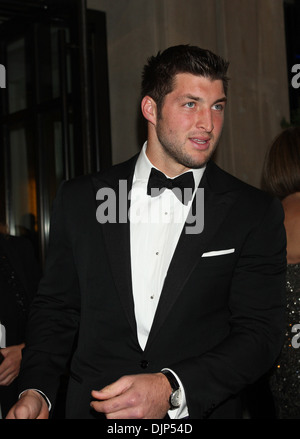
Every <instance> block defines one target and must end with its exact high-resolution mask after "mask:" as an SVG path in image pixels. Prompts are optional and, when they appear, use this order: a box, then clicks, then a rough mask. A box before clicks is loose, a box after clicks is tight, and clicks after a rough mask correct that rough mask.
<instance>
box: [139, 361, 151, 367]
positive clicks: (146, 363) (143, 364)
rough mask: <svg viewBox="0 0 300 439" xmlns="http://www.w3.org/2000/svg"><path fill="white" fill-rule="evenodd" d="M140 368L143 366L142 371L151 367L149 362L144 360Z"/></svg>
mask: <svg viewBox="0 0 300 439" xmlns="http://www.w3.org/2000/svg"><path fill="white" fill-rule="evenodd" d="M140 366H141V368H142V369H147V367H148V366H149V361H147V360H142V361H141V362H140Z"/></svg>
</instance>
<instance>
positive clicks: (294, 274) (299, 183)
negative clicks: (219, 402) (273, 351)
mask: <svg viewBox="0 0 300 439" xmlns="http://www.w3.org/2000/svg"><path fill="white" fill-rule="evenodd" d="M263 188H264V189H265V190H266V191H267V192H269V193H271V194H272V195H275V196H276V197H278V198H279V199H280V200H281V202H282V206H283V209H284V213H285V221H284V224H285V228H286V234H287V275H286V296H287V297H286V299H287V306H286V317H287V320H286V336H285V343H284V345H283V349H282V352H281V355H280V357H279V358H278V361H277V363H276V365H275V370H274V372H273V373H272V375H271V379H270V388H271V391H272V394H273V398H274V403H275V408H276V413H277V417H278V418H280V419H300V368H299V360H300V352H299V349H298V348H299V342H298V335H297V333H299V330H300V127H290V128H287V129H285V130H284V131H282V132H281V133H280V134H279V135H278V136H277V137H276V139H275V140H274V141H273V143H272V144H271V147H270V149H269V151H268V152H267V155H266V159H265V164H264V169H263Z"/></svg>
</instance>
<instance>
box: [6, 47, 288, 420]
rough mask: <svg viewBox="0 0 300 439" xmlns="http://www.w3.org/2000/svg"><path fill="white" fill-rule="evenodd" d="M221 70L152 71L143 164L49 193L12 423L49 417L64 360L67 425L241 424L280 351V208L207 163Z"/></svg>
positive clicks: (183, 58)
mask: <svg viewBox="0 0 300 439" xmlns="http://www.w3.org/2000/svg"><path fill="white" fill-rule="evenodd" d="M227 68H228V63H227V62H226V61H224V60H223V59H222V58H220V57H218V56H216V55H215V54H213V53H212V52H210V51H207V50H203V49H200V48H198V47H193V46H186V45H180V46H175V47H171V48H169V49H167V50H165V51H164V52H162V53H160V52H159V53H158V54H157V56H154V57H152V58H150V59H149V60H148V63H147V65H146V66H145V68H144V72H143V82H142V94H143V97H142V102H141V109H142V113H143V115H144V117H145V119H146V120H147V125H148V138H147V142H146V143H145V145H144V146H143V148H142V151H141V152H140V154H138V155H137V156H136V157H134V158H132V159H130V160H129V161H128V162H126V163H122V164H119V165H116V166H114V167H113V168H112V169H110V170H109V171H103V172H101V173H99V174H96V175H92V176H83V177H81V178H78V179H74V180H72V181H68V182H65V183H64V184H63V185H62V186H61V188H60V190H59V192H58V194H57V197H56V201H55V203H54V208H53V215H52V221H51V234H50V245H49V252H48V259H47V266H46V271H45V276H44V278H43V280H42V282H41V284H40V287H39V292H38V294H37V297H36V298H35V301H34V304H33V307H32V311H31V318H30V324H29V327H28V335H27V341H26V349H25V352H24V355H23V363H22V370H21V373H20V382H21V384H22V387H21V389H20V391H21V392H22V393H21V395H20V399H19V401H18V402H17V403H16V404H15V405H14V406H13V408H12V409H11V411H10V414H9V416H8V417H9V418H22V417H31V418H46V417H48V416H49V409H50V413H51V405H52V404H53V403H54V402H55V397H56V391H57V387H58V383H59V376H60V375H61V374H62V373H63V371H64V370H65V367H66V364H67V362H68V360H69V358H70V355H71V353H72V352H73V351H74V353H73V355H72V358H71V363H70V382H69V388H68V395H67V403H66V416H67V417H68V418H97V417H98V418H101V417H103V418H105V417H106V418H108V419H120V418H123V419H124V418H148V419H149V418H150V419H155V418H165V417H166V416H169V417H170V418H186V417H189V418H191V419H192V418H239V417H241V416H242V413H241V404H240V397H239V395H240V393H241V391H242V390H243V389H244V388H245V387H246V386H247V385H248V384H249V383H252V382H254V381H255V380H257V379H258V378H259V377H260V376H262V375H263V374H264V373H265V372H266V371H267V370H268V369H269V368H271V366H272V364H273V362H274V361H275V359H276V357H277V355H278V353H279V351H280V348H281V345H282V341H283V333H284V303H285V299H284V278H285V266H286V259H285V248H286V242H285V231H284V227H283V213H282V209H281V205H280V203H279V201H278V200H275V199H272V198H270V196H268V195H267V194H265V193H263V192H262V191H260V190H258V189H256V188H253V187H250V186H249V185H247V184H245V183H243V182H241V181H239V180H238V179H236V178H234V177H232V176H230V175H229V174H227V173H226V172H224V171H222V170H221V169H220V168H219V167H217V166H216V165H215V164H214V163H213V161H212V160H211V156H212V154H213V152H214V151H215V148H216V145H217V143H218V140H219V138H220V135H221V132H222V127H223V122H224V110H225V106H226V100H227V76H226V75H227ZM241 147H242V146H241ZM177 177H179V179H178V178H177ZM164 179H165V181H163V180H164ZM185 179H186V180H187V181H183V180H185ZM185 185H187V186H185ZM124 212H125V214H124ZM75 340H76V343H75ZM74 343H75V344H74ZM74 346H75V347H74Z"/></svg>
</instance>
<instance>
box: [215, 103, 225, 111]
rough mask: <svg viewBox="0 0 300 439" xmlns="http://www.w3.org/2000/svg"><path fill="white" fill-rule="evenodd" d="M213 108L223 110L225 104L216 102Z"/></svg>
mask: <svg viewBox="0 0 300 439" xmlns="http://www.w3.org/2000/svg"><path fill="white" fill-rule="evenodd" d="M213 109H214V110H217V111H223V109H224V105H223V104H215V105H213Z"/></svg>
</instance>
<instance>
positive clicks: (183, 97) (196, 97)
mask: <svg viewBox="0 0 300 439" xmlns="http://www.w3.org/2000/svg"><path fill="white" fill-rule="evenodd" d="M184 99H191V100H192V101H196V102H201V101H203V99H202V98H200V97H199V96H193V95H190V94H187V95H184V96H180V97H179V100H184ZM219 102H227V97H226V96H222V97H221V98H219V99H217V100H216V101H215V102H214V103H213V105H215V104H218V103H219Z"/></svg>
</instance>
